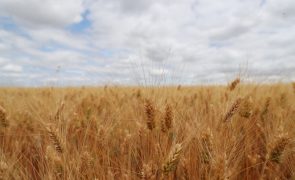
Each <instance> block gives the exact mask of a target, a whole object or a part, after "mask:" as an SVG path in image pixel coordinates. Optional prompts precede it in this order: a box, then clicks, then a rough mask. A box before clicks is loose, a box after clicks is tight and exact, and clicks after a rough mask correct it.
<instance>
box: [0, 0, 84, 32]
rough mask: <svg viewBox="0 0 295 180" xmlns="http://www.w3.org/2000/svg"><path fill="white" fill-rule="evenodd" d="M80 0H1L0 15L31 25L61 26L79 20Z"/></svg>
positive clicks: (82, 9) (80, 11)
mask: <svg viewBox="0 0 295 180" xmlns="http://www.w3.org/2000/svg"><path fill="white" fill-rule="evenodd" d="M83 11H84V8H83V4H82V0H62V1H59V0H26V1H23V0H1V1H0V12H1V13H0V15H6V16H7V15H8V16H11V17H13V18H14V19H15V20H16V21H18V22H20V23H23V24H25V25H29V26H33V27H42V26H47V27H63V26H66V25H69V24H72V23H77V22H79V21H81V19H82V17H81V13H82V12H83Z"/></svg>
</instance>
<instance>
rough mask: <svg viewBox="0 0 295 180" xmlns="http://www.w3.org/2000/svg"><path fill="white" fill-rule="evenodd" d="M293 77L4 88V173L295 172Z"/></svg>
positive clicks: (171, 175) (242, 175)
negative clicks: (151, 84)
mask: <svg viewBox="0 0 295 180" xmlns="http://www.w3.org/2000/svg"><path fill="white" fill-rule="evenodd" d="M294 101H295V84H291V83H289V84H280V83H278V84H272V85H259V84H240V82H239V80H238V79H237V80H236V81H233V82H232V83H231V84H229V85H228V86H198V87H185V86H184V87H182V86H178V87H145V88H143V87H116V86H114V87H107V86H105V87H101V88H90V87H89V88H86V87H84V88H83V87H81V88H36V89H33V88H27V89H26V88H22V89H17V88H2V89H0V120H1V121H0V125H1V136H0V143H1V147H0V179H24V180H29V179H99V180H100V179H106V180H109V179H110V180H111V179H116V180H117V179H119V180H120V179H123V180H124V179H125V180H129V179H185V180H188V179H193V180H195V179H196V180H197V179H204V180H205V179H213V180H215V179H249V180H253V179H294V178H295V173H294V171H295V153H294V152H295V142H294V138H295V104H294Z"/></svg>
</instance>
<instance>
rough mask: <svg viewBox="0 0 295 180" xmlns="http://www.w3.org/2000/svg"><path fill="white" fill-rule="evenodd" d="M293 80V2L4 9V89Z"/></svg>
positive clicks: (101, 0)
mask: <svg viewBox="0 0 295 180" xmlns="http://www.w3.org/2000/svg"><path fill="white" fill-rule="evenodd" d="M237 76H241V77H242V78H244V79H245V80H247V81H255V82H256V81H257V82H269V81H270V82H273V81H294V80H295V1H294V0H280V1H278V0H223V1H220V0H0V86H55V85H56V86H60V85H61V86H80V85H101V84H120V85H149V84H151V85H159V84H207V83H213V84H214V83H226V82H228V81H230V80H232V79H234V78H235V77H237Z"/></svg>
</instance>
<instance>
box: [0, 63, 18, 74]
mask: <svg viewBox="0 0 295 180" xmlns="http://www.w3.org/2000/svg"><path fill="white" fill-rule="evenodd" d="M1 69H2V70H3V71H8V72H21V71H22V70H23V68H22V67H21V66H19V65H16V64H6V65H4V66H3V67H2V68H1Z"/></svg>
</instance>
